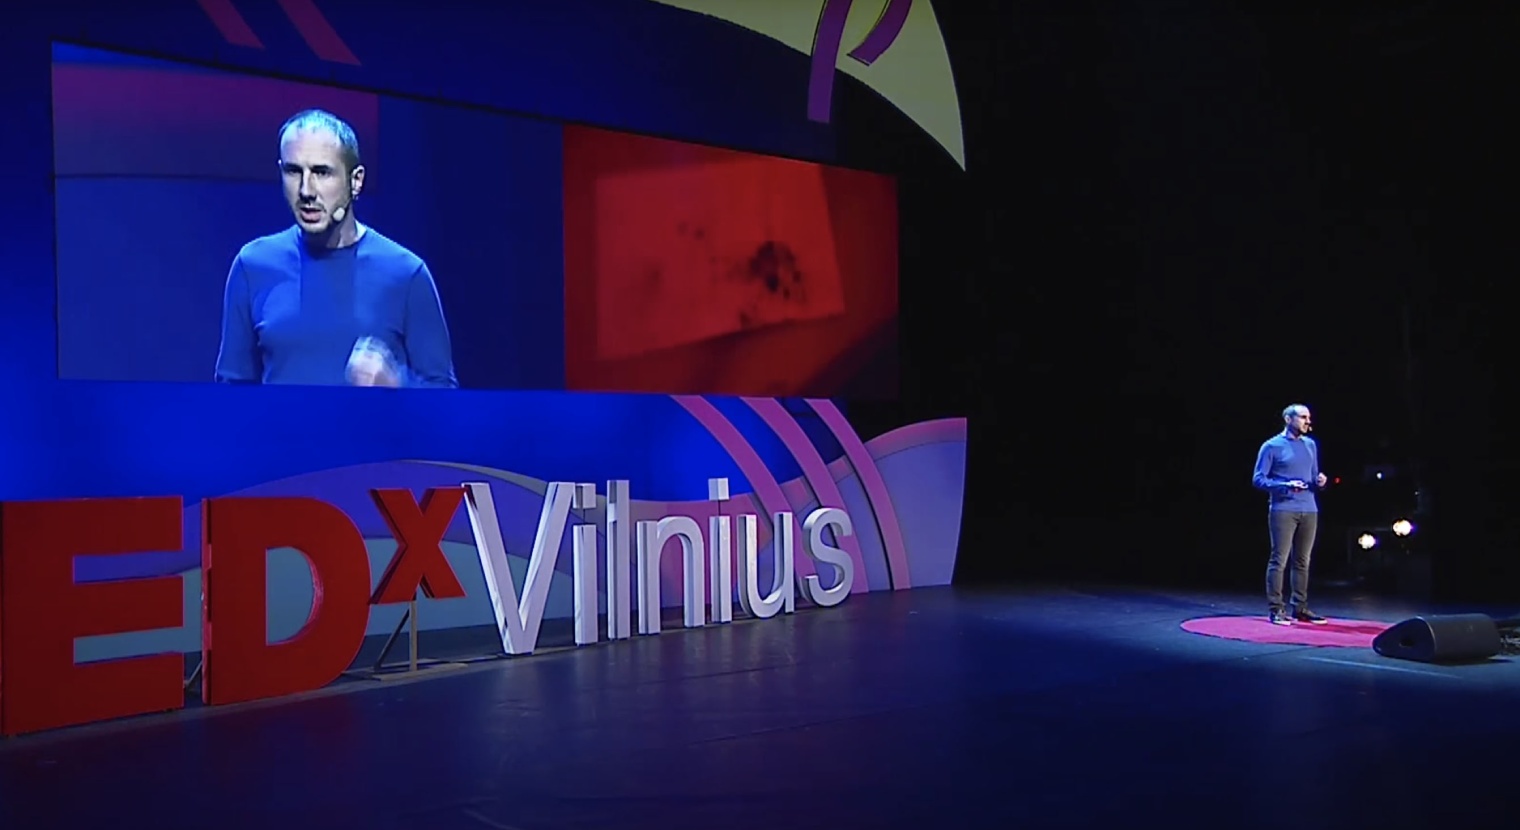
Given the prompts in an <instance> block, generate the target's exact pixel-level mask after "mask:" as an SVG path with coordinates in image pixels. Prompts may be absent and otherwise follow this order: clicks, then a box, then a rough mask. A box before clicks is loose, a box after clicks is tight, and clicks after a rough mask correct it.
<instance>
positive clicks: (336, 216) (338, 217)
mask: <svg viewBox="0 0 1520 830" xmlns="http://www.w3.org/2000/svg"><path fill="white" fill-rule="evenodd" d="M355 195H357V194H355V193H354V191H353V189H352V188H350V189H349V191H348V201H347V202H344V203H343V204H341V205H339V206H338V207H337V209H335V210H334V211H333V213H332V217H333V221H334V222H342V221H343V220H344V218H346V217H347V216H348V209H349V208H350V207H352V206H353V204H354V196H355Z"/></svg>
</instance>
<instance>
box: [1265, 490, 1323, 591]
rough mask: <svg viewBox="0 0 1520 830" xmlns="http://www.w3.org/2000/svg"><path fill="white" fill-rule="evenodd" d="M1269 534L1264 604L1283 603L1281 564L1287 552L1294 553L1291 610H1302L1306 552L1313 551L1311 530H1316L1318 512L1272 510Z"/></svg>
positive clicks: (1307, 553) (1284, 563)
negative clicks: (1270, 538)
mask: <svg viewBox="0 0 1520 830" xmlns="http://www.w3.org/2000/svg"><path fill="white" fill-rule="evenodd" d="M1267 526H1268V530H1269V532H1270V533H1271V536H1272V555H1271V557H1270V558H1269V559H1268V560H1267V607H1268V608H1269V609H1271V610H1273V611H1280V610H1282V607H1283V568H1284V567H1286V566H1287V564H1288V554H1289V552H1291V553H1292V554H1293V596H1292V604H1293V608H1294V610H1303V609H1304V608H1305V607H1306V606H1307V604H1308V602H1309V554H1310V553H1312V552H1313V551H1314V534H1315V533H1316V532H1317V531H1318V530H1319V514H1318V513H1296V512H1291V511H1287V510H1273V511H1271V512H1270V513H1269V514H1268V518H1267Z"/></svg>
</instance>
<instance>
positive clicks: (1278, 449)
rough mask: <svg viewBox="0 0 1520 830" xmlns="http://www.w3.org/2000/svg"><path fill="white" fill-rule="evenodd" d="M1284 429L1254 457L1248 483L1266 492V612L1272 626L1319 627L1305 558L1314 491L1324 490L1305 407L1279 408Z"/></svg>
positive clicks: (1310, 546) (1314, 515) (1312, 527)
mask: <svg viewBox="0 0 1520 830" xmlns="http://www.w3.org/2000/svg"><path fill="white" fill-rule="evenodd" d="M1283 423H1284V424H1285V427H1284V428H1283V431H1282V432H1280V433H1278V434H1277V435H1274V436H1272V437H1271V438H1268V439H1267V440H1266V442H1265V443H1263V444H1262V445H1261V451H1260V452H1258V453H1257V454H1256V470H1255V471H1254V472H1253V473H1252V475H1251V483H1252V484H1253V485H1255V486H1256V487H1257V488H1258V489H1261V490H1265V491H1267V528H1268V532H1269V534H1270V537H1271V540H1272V553H1271V556H1270V558H1268V560H1267V614H1268V619H1270V620H1271V621H1272V623H1273V624H1275V625H1292V624H1293V621H1294V620H1298V621H1300V622H1308V623H1315V624H1323V623H1324V622H1325V618H1324V617H1321V616H1319V615H1318V614H1315V613H1314V612H1313V611H1310V610H1309V605H1308V602H1309V555H1310V553H1312V552H1313V550H1314V535H1315V533H1316V532H1317V531H1318V529H1319V505H1318V503H1317V502H1316V501H1315V498H1314V493H1315V492H1316V491H1318V490H1323V489H1324V487H1325V481H1326V479H1325V474H1324V473H1322V472H1320V471H1319V447H1318V446H1316V445H1315V443H1314V439H1313V438H1310V437H1309V432H1310V431H1312V429H1313V427H1312V424H1311V421H1310V416H1309V407H1307V406H1304V405H1303V404H1293V405H1292V406H1290V407H1288V408H1287V409H1284V410H1283ZM1290 551H1291V552H1292V555H1293V595H1292V602H1291V609H1290V610H1285V609H1284V608H1283V568H1284V567H1285V566H1286V565H1287V563H1288V554H1289V552H1290Z"/></svg>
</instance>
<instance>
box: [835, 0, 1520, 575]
mask: <svg viewBox="0 0 1520 830" xmlns="http://www.w3.org/2000/svg"><path fill="white" fill-rule="evenodd" d="M1484 9H1485V11H1484V12H1482V13H1479V12H1476V11H1472V10H1458V11H1453V10H1452V8H1451V7H1449V6H1438V5H1437V4H1434V3H1413V2H1403V1H1401V0H1394V2H1387V3H1379V4H1370V3H1368V4H1351V5H1350V6H1349V7H1345V6H1343V7H1342V9H1341V10H1338V11H1325V12H1308V13H1303V14H1289V13H1285V12H1282V11H1275V10H1271V9H1270V8H1269V7H1267V6H1266V5H1264V4H1263V5H1260V6H1256V7H1252V6H1249V5H1229V4H1219V3H1217V2H1215V3H1208V2H1169V3H1157V4H1146V5H1145V8H1144V9H1143V10H1134V9H1120V8H1119V6H1118V5H1117V4H1114V5H1112V6H1108V5H1103V4H1094V3H1054V2H1030V3H1019V4H996V3H987V2H969V3H967V2H961V3H954V4H942V5H938V6H936V12H937V13H938V14H939V15H940V17H941V21H942V25H943V28H944V31H945V35H946V39H947V42H948V43H949V51H950V56H951V61H952V65H953V67H954V70H955V75H956V81H957V86H958V89H959V93H960V96H961V101H962V111H963V118H964V123H965V128H966V142H967V158H968V162H967V173H966V175H955V174H954V172H955V171H954V169H953V168H954V165H953V164H952V163H951V162H950V161H949V160H948V158H945V157H944V154H943V152H942V151H941V152H940V153H939V155H938V156H935V154H934V153H933V152H932V151H933V148H932V147H919V146H917V145H916V144H915V142H918V143H919V144H923V143H925V142H924V140H923V139H918V138H915V137H914V136H913V135H912V134H911V131H910V130H908V129H904V128H901V127H896V126H894V125H895V124H898V123H900V119H899V120H897V121H894V120H893V119H892V118H891V117H890V115H891V114H890V113H888V112H886V111H885V109H886V108H885V106H884V105H881V104H879V103H878V102H875V101H873V100H872V98H871V96H869V95H859V94H851V95H845V96H841V99H840V101H841V106H842V107H846V108H851V109H853V110H855V111H853V112H850V111H847V112H845V113H843V117H841V118H840V119H839V121H840V122H841V123H842V124H845V125H855V126H854V128H853V129H852V130H850V132H849V133H848V134H847V135H846V136H845V142H846V148H845V151H844V153H843V155H844V156H845V157H848V158H851V159H862V160H863V163H868V164H874V165H879V166H882V167H884V168H898V169H903V170H905V171H907V172H906V173H905V174H904V176H903V182H902V200H903V214H904V215H903V224H904V228H906V229H914V235H913V237H912V238H909V237H907V236H906V235H905V239H904V242H903V246H904V259H903V272H904V274H914V275H917V274H923V273H933V274H938V275H942V277H943V278H939V279H933V280H927V279H918V280H915V279H905V281H904V285H903V309H904V328H905V334H904V343H905V364H906V367H907V368H906V369H905V372H906V373H907V376H906V377H905V378H904V389H905V390H906V393H907V394H906V397H905V399H904V401H903V402H902V403H901V405H900V406H899V407H898V408H895V409H893V408H887V407H882V408H879V409H878V410H874V411H873V410H871V409H870V408H868V407H866V406H864V405H856V407H855V409H854V416H855V417H856V418H857V419H858V420H860V421H861V422H862V423H863V424H864V423H867V422H869V421H870V420H871V419H872V418H873V417H875V418H880V419H881V420H882V422H883V423H886V422H887V421H890V420H901V419H903V418H910V419H911V418H919V417H933V416H935V415H950V414H958V413H961V412H969V413H970V414H971V429H972V436H971V459H970V469H969V471H968V497H967V500H966V518H965V521H964V537H963V538H964V544H963V548H962V551H961V554H960V558H959V563H958V570H957V581H958V582H960V583H962V584H967V583H986V582H1002V581H1011V580H1028V579H1046V578H1053V579H1063V580H1064V579H1081V580H1119V581H1127V582H1146V583H1166V584H1192V585H1199V584H1210V585H1229V586H1232V587H1234V588H1237V589H1239V590H1248V591H1255V590H1259V588H1258V586H1259V585H1260V581H1261V573H1262V568H1263V565H1264V564H1265V558H1266V557H1265V554H1266V528H1265V524H1266V523H1265V512H1266V511H1265V498H1264V496H1262V495H1261V494H1260V493H1258V492H1256V491H1254V490H1252V489H1251V487H1250V479H1249V475H1250V468H1251V466H1252V463H1253V461H1254V459H1255V453H1256V450H1257V448H1258V447H1259V445H1260V443H1261V442H1262V441H1263V440H1264V439H1266V438H1267V437H1269V436H1270V435H1271V434H1272V433H1273V432H1275V431H1277V430H1279V429H1280V428H1281V419H1280V416H1279V413H1280V411H1281V409H1282V408H1283V407H1284V406H1286V405H1287V404H1288V403H1290V402H1295V401H1297V402H1303V403H1306V404H1308V405H1309V406H1310V407H1312V408H1313V410H1314V412H1315V420H1316V437H1317V438H1318V439H1319V440H1320V443H1321V452H1322V456H1323V458H1322V464H1323V466H1324V468H1325V469H1326V470H1327V472H1329V474H1331V475H1338V476H1341V477H1342V478H1343V483H1344V485H1345V486H1343V487H1342V488H1340V489H1339V490H1337V489H1332V492H1330V493H1328V494H1326V495H1325V496H1324V497H1322V499H1321V506H1322V509H1323V511H1324V513H1323V521H1324V522H1325V523H1326V525H1327V526H1326V527H1325V528H1324V529H1322V532H1321V535H1320V539H1319V545H1318V547H1317V548H1316V560H1315V563H1316V564H1315V567H1316V572H1317V573H1319V572H1321V571H1322V570H1324V569H1327V568H1331V567H1332V563H1334V562H1335V561H1336V560H1338V559H1340V560H1344V558H1345V551H1346V545H1345V536H1344V530H1343V529H1342V527H1341V526H1342V525H1344V524H1347V523H1348V522H1351V521H1352V520H1353V519H1354V516H1353V514H1356V513H1357V512H1358V510H1364V509H1365V504H1366V502H1367V495H1368V492H1369V490H1370V489H1372V488H1373V487H1375V486H1376V487H1382V488H1383V490H1385V491H1387V492H1385V493H1383V494H1382V495H1381V496H1378V495H1377V494H1376V493H1375V492H1374V493H1373V495H1374V496H1375V497H1374V498H1373V499H1372V501H1374V502H1375V501H1378V500H1379V499H1380V498H1381V499H1382V500H1383V501H1385V502H1387V501H1388V500H1389V499H1392V500H1393V501H1394V502H1399V504H1397V505H1395V507H1391V508H1388V509H1403V506H1402V505H1403V504H1412V494H1413V492H1414V491H1415V490H1416V489H1419V490H1420V491H1421V492H1422V493H1423V495H1424V496H1425V497H1426V498H1428V499H1429V502H1430V505H1431V507H1432V511H1433V512H1431V513H1430V514H1429V515H1428V516H1422V518H1421V520H1420V522H1419V531H1418V532H1417V534H1416V536H1417V537H1418V540H1419V543H1420V548H1421V549H1422V550H1424V551H1425V552H1427V553H1428V554H1429V556H1430V560H1431V571H1432V573H1433V580H1432V584H1433V593H1431V592H1427V595H1429V596H1433V597H1434V598H1439V599H1444V600H1448V601H1478V600H1484V601H1491V600H1502V601H1505V602H1508V601H1510V600H1516V601H1520V543H1517V538H1516V537H1517V527H1516V520H1515V515H1514V514H1515V511H1514V510H1512V509H1511V508H1510V507H1509V504H1510V499H1511V498H1512V496H1513V493H1514V489H1515V488H1514V485H1513V480H1514V473H1515V467H1516V465H1515V454H1514V444H1513V441H1512V440H1511V439H1510V438H1509V436H1508V435H1507V434H1506V433H1505V430H1506V429H1507V427H1506V426H1505V424H1506V423H1507V421H1506V420H1504V416H1505V415H1507V413H1508V410H1509V407H1508V406H1507V405H1506V404H1504V403H1503V400H1502V398H1503V397H1504V394H1503V392H1504V390H1502V388H1501V384H1502V383H1503V381H1504V379H1505V377H1506V367H1504V366H1502V365H1501V363H1500V358H1499V356H1500V355H1507V354H1509V353H1510V352H1512V351H1513V345H1514V344H1513V342H1512V341H1513V340H1514V336H1513V334H1512V331H1513V327H1512V326H1506V324H1505V321H1504V320H1503V318H1502V316H1501V315H1504V314H1505V313H1506V311H1507V310H1508V307H1509V306H1510V302H1509V301H1508V300H1507V297H1508V293H1509V286H1508V285H1507V282H1508V281H1509V280H1510V279H1512V276H1511V275H1512V272H1513V269H1512V268H1510V267H1508V266H1509V265H1510V263H1511V262H1512V261H1513V255H1512V253H1511V245H1512V243H1511V239H1512V237H1513V231H1512V230H1511V228H1510V224H1511V218H1510V217H1511V215H1512V213H1513V211H1512V209H1511V208H1510V206H1509V204H1508V203H1509V199H1508V195H1509V193H1508V191H1509V189H1510V183H1511V182H1513V180H1514V168H1513V162H1512V161H1511V160H1510V159H1511V158H1512V157H1513V153H1514V148H1515V147H1516V146H1520V145H1517V143H1516V141H1515V138H1516V136H1515V134H1514V131H1513V128H1512V127H1510V126H1508V125H1509V124H1510V123H1512V121H1513V119H1511V118H1510V117H1508V116H1507V115H1506V114H1505V111H1506V110H1507V109H1508V108H1509V107H1508V105H1507V104H1506V103H1505V102H1506V101H1507V97H1506V96H1505V91H1506V89H1507V84H1508V83H1509V81H1507V80H1506V79H1508V78H1512V77H1515V76H1516V75H1517V73H1516V72H1515V69H1516V67H1514V66H1513V65H1512V64H1514V63H1515V61H1514V59H1512V58H1509V57H1507V56H1506V52H1508V51H1512V50H1510V49H1509V47H1510V45H1511V44H1513V43H1515V42H1516V39H1515V34H1516V30H1517V27H1516V26H1515V23H1516V16H1515V13H1514V12H1512V11H1509V12H1502V13H1501V12H1500V11H1498V10H1497V9H1498V7H1484ZM878 109H879V110H882V111H881V112H879V113H878V112H876V110H878ZM894 130H895V131H896V132H895V133H894V132H893V131H894ZM883 132H886V133H889V134H890V135H889V138H890V140H883V135H882V133H883ZM915 159H919V160H921V159H930V160H931V161H930V162H929V163H924V162H922V161H915ZM919 229H922V232H918V231H919ZM906 233H907V232H906V231H905V234H906ZM889 409H890V410H891V411H888V410H889ZM1368 464H1391V465H1396V467H1395V469H1396V470H1397V472H1398V475H1397V476H1395V477H1393V478H1391V479H1389V480H1388V481H1386V482H1384V483H1380V484H1377V485H1374V484H1372V483H1368V482H1363V481H1362V476H1363V472H1364V470H1365V469H1366V465H1368ZM1401 500H1402V501H1401Z"/></svg>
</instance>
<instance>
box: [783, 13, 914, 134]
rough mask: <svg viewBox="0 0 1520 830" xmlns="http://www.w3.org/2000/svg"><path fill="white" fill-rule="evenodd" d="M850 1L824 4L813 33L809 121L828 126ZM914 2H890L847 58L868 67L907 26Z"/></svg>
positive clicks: (809, 82)
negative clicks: (835, 72)
mask: <svg viewBox="0 0 1520 830" xmlns="http://www.w3.org/2000/svg"><path fill="white" fill-rule="evenodd" d="M851 4H852V0H826V1H825V2H824V4H823V10H822V11H821V12H819V14H818V28H817V29H816V30H814V33H813V60H812V65H811V67H810V68H809V72H808V120H809V121H817V122H820V123H825V124H826V123H828V121H829V114H830V112H831V111H832V110H833V107H834V71H835V69H836V68H837V67H838V65H839V49H840V45H841V44H842V43H843V41H844V27H845V23H846V22H847V21H848V20H849V19H850V6H851ZM912 9H913V0H891V2H889V3H888V4H887V7H886V8H885V9H883V10H882V13H881V17H879V18H877V19H876V24H875V25H874V26H872V27H871V31H870V32H868V33H867V34H866V39H865V40H863V41H861V43H860V45H859V46H857V47H855V48H854V49H852V50H850V57H851V58H854V59H855V60H857V61H860V62H861V63H863V64H865V65H867V66H870V65H871V64H872V63H875V62H876V60H877V59H878V58H880V57H881V56H882V55H883V54H885V53H886V51H887V50H888V49H889V48H891V46H892V44H893V43H895V42H896V41H897V36H898V35H900V34H902V30H903V26H904V25H905V24H906V23H907V22H908V12H909V11H911V10H912Z"/></svg>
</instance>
